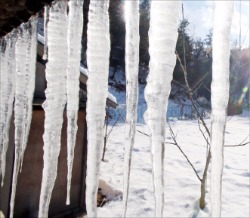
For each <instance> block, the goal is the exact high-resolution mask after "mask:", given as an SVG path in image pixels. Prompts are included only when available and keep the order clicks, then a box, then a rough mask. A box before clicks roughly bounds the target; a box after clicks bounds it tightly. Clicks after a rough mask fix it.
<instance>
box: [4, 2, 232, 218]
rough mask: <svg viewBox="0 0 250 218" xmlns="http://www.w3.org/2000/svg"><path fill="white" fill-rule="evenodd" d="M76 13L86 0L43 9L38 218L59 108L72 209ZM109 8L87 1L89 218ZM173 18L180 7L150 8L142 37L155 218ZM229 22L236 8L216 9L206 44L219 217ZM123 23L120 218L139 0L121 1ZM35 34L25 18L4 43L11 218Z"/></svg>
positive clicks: (47, 190) (132, 114)
mask: <svg viewBox="0 0 250 218" xmlns="http://www.w3.org/2000/svg"><path fill="white" fill-rule="evenodd" d="M67 7H69V12H67ZM82 7H83V1H81V0H71V1H69V2H67V1H59V0H57V1H55V2H54V3H53V4H52V5H51V6H50V7H46V10H45V18H48V20H47V19H45V27H46V28H45V46H44V47H45V49H44V50H45V53H44V58H48V63H47V64H46V80H47V90H46V101H45V102H44V104H43V108H44V111H45V132H44V136H43V139H44V169H43V177H42V187H41V194H40V203H39V214H38V216H39V217H47V216H48V210H49V203H50V199H51V194H52V190H53V187H54V183H55V179H56V174H57V173H56V172H57V161H58V155H59V152H60V147H61V143H60V140H61V128H62V123H63V111H64V108H65V104H66V103H67V118H68V129H67V139H68V140H67V151H68V158H67V162H68V177H67V199H66V203H67V204H70V186H71V173H72V165H73V158H74V146H75V141H76V132H77V124H76V122H77V115H78V103H79V63H80V52H81V34H82V26H83V14H82V13H83V9H82ZM108 8H109V2H108V1H94V0H91V1H90V6H89V17H88V32H87V35H88V50H87V62H88V70H89V76H88V86H87V91H88V101H87V118H86V119H87V125H88V156H87V157H88V158H87V165H88V168H87V177H86V207H87V213H88V216H89V217H96V216H97V210H96V198H97V189H98V185H99V171H100V163H101V151H102V146H103V123H104V119H105V106H106V98H107V95H108V71H109V55H110V39H109V16H108ZM179 13H180V1H151V12H150V30H149V53H150V66H149V68H150V72H149V76H148V80H147V86H146V89H145V98H146V101H147V105H148V109H147V111H146V114H145V121H146V123H147V125H148V127H149V130H150V142H151V157H152V169H153V183H154V196H155V216H156V217H162V216H163V211H164V139H165V129H166V126H165V124H166V109H167V104H168V97H169V93H170V90H171V80H172V75H173V70H174V67H175V64H176V57H175V46H176V42H177V29H178V22H179ZM232 15H233V1H223V2H216V8H215V15H214V20H215V23H214V36H213V82H212V90H211V92H212V132H211V133H212V141H211V146H212V149H211V152H212V177H211V192H212V198H211V203H212V216H213V217H219V216H220V213H221V212H220V208H221V203H220V200H221V176H222V169H223V143H224V141H223V140H224V129H225V117H226V105H227V101H228V73H229V51H230V47H229V45H230V28H231V21H232ZM125 20H126V80H127V88H126V90H127V94H126V99H127V115H126V134H125V143H124V145H125V155H124V192H123V193H124V194H123V204H124V212H123V216H124V217H125V216H126V212H127V204H128V193H129V178H130V166H131V156H132V148H133V145H134V140H135V138H134V137H135V130H136V121H137V101H138V67H139V66H138V65H139V0H136V1H125ZM218 21H220V22H218ZM36 34H37V17H32V18H31V19H30V21H29V22H28V23H26V24H22V25H21V26H20V28H19V29H18V30H14V31H12V33H10V34H8V35H7V36H6V37H4V38H2V39H1V60H0V67H1V99H0V100H1V111H0V112H1V122H0V128H1V129H0V143H1V144H0V154H1V156H0V157H1V158H0V164H1V165H0V166H1V171H0V175H1V176H2V185H3V181H4V175H5V165H6V152H7V149H8V141H9V137H8V134H9V127H10V121H11V117H12V105H13V102H15V103H14V115H15V119H14V122H15V163H14V172H13V183H12V194H11V204H10V206H11V207H10V208H11V209H10V217H13V209H14V202H15V189H16V183H17V177H18V172H19V170H20V169H21V166H22V160H23V156H24V151H25V148H26V145H27V140H28V133H29V128H30V122H31V116H32V99H33V92H34V84H35V62H36V43H37V42H36V40H37V38H36ZM47 46H48V49H47ZM47 50H48V53H47ZM24 51H25V52H24ZM66 54H67V55H66ZM23 63H26V64H23ZM218 84H219V85H218ZM221 84H223V85H221ZM215 93H216V94H215ZM218 93H220V95H218ZM225 96H226V97H225ZM14 99H15V101H14Z"/></svg>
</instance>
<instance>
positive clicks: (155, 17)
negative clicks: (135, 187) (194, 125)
mask: <svg viewBox="0 0 250 218" xmlns="http://www.w3.org/2000/svg"><path fill="white" fill-rule="evenodd" d="M179 12H180V2H179V1H151V12H150V30H149V54H150V65H149V68H150V72H149V75H148V78H147V86H146V88H145V99H146V102H147V106H148V109H147V111H146V114H145V121H146V123H147V125H148V127H149V130H150V133H151V137H150V141H151V157H152V165H153V167H152V168H153V180H154V196H155V216H156V217H162V216H163V209H164V141H165V125H166V112H167V104H168V96H169V93H170V90H171V80H172V77H173V70H174V67H175V64H176V57H175V46H176V41H177V29H178V21H179Z"/></svg>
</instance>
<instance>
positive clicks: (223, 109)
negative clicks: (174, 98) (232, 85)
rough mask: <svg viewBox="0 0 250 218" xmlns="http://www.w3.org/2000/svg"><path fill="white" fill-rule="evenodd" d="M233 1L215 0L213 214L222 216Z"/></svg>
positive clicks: (212, 150) (212, 154)
mask: <svg viewBox="0 0 250 218" xmlns="http://www.w3.org/2000/svg"><path fill="white" fill-rule="evenodd" d="M233 7H234V2H233V1H216V2H215V11H214V31H213V66H212V67H213V75H212V84H211V102H212V127H211V156H212V159H211V204H212V205H211V209H212V211H211V213H212V214H211V215H212V217H220V216H221V190H222V172H223V161H224V160H223V150H224V149H223V147H224V134H225V125H226V118H227V104H228V99H229V65H230V63H229V60H230V32H231V25H232V17H233Z"/></svg>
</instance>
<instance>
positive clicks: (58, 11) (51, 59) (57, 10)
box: [38, 1, 68, 217]
mask: <svg viewBox="0 0 250 218" xmlns="http://www.w3.org/2000/svg"><path fill="white" fill-rule="evenodd" d="M67 22H68V20H67V1H57V2H55V3H54V4H52V6H51V7H50V12H49V22H48V30H47V31H48V47H49V49H48V62H47V64H46V80H47V89H46V91H45V94H46V101H45V102H44V103H43V105H42V106H43V108H44V111H45V124H44V135H43V140H44V148H43V149H44V156H43V159H44V168H43V176H42V185H41V193H40V202H39V213H38V216H39V217H48V210H49V203H50V198H51V194H52V190H53V187H54V184H55V179H56V176H57V162H58V155H59V152H60V148H61V129H62V123H63V111H64V108H65V103H66V76H67V75H66V74H67V55H66V54H67V53H68V47H67Z"/></svg>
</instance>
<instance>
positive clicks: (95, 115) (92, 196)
mask: <svg viewBox="0 0 250 218" xmlns="http://www.w3.org/2000/svg"><path fill="white" fill-rule="evenodd" d="M108 8H109V2H108V1H90V5H89V18H88V19H89V23H88V45H87V47H88V49H87V62H88V70H89V74H88V81H87V91H88V101H87V109H86V111H87V117H86V120H87V126H88V133H87V135H88V149H87V150H88V153H87V166H88V167H87V176H86V209H87V214H88V217H96V202H97V189H98V181H99V171H100V163H101V155H102V149H103V143H104V132H103V125H104V120H105V115H106V112H105V107H106V99H107V97H108V74H109V53H110V36H109V14H108Z"/></svg>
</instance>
